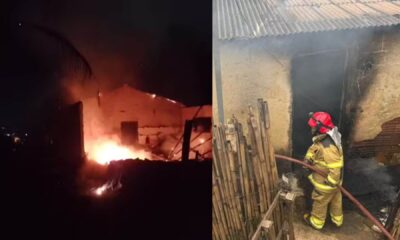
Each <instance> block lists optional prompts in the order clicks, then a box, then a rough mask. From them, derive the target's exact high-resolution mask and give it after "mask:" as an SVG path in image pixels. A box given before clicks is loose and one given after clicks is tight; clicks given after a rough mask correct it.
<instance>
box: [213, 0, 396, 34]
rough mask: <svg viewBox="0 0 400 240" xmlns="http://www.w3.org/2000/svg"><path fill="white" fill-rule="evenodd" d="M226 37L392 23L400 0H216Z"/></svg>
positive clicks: (219, 23) (221, 30)
mask: <svg viewBox="0 0 400 240" xmlns="http://www.w3.org/2000/svg"><path fill="white" fill-rule="evenodd" d="M214 1H215V7H214V9H215V14H216V24H217V29H218V38H219V39H222V40H227V39H238V38H256V37H268V36H281V35H288V34H293V33H306V32H319V31H332V30H345V29H356V28H365V27H380V26H391V25H396V24H399V23H400V1H389V0H214Z"/></svg>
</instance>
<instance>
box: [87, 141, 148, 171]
mask: <svg viewBox="0 0 400 240" xmlns="http://www.w3.org/2000/svg"><path fill="white" fill-rule="evenodd" d="M85 144H86V143H85ZM86 146H87V147H85V148H86V150H87V153H88V159H89V160H93V161H96V162H97V163H99V164H102V165H106V164H109V163H110V162H111V161H118V160H126V159H142V160H143V159H146V158H148V159H149V158H150V157H149V155H150V154H149V153H147V152H145V151H143V150H135V149H133V148H129V147H126V146H123V145H122V144H120V143H119V141H118V140H116V139H111V138H110V139H100V140H94V141H90V142H88V143H87V144H86Z"/></svg>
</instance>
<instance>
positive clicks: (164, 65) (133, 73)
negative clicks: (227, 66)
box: [0, 0, 212, 125]
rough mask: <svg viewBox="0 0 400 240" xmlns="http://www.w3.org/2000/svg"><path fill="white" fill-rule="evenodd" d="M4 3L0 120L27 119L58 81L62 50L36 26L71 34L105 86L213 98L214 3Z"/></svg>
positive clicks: (194, 99)
mask: <svg viewBox="0 0 400 240" xmlns="http://www.w3.org/2000/svg"><path fill="white" fill-rule="evenodd" d="M1 4H2V5H1V10H0V11H1V27H2V30H3V31H2V32H3V33H2V38H1V40H0V44H1V49H0V50H1V52H2V54H1V57H0V78H1V83H2V86H1V89H2V90H1V93H0V100H1V101H2V103H4V104H2V105H1V111H2V114H0V123H4V124H8V125H18V124H19V123H21V124H22V123H23V119H26V118H27V116H28V115H29V114H32V113H34V112H35V109H38V108H41V107H42V106H43V103H44V102H48V99H49V98H51V96H52V95H55V93H56V92H57V90H56V89H57V86H59V85H60V84H61V83H60V77H59V76H60V69H61V67H60V65H63V64H65V62H66V60H65V59H66V58H65V57H63V56H64V55H63V51H65V49H64V50H63V46H62V44H60V43H59V42H57V40H54V39H51V38H49V37H46V36H45V35H43V34H41V33H40V32H38V31H37V30H35V29H33V28H32V27H31V26H32V25H39V26H44V27H46V28H49V29H52V30H54V31H55V32H57V33H59V34H61V35H62V36H64V37H65V38H66V39H68V40H69V41H70V42H71V43H72V44H73V46H74V47H75V48H76V49H77V50H78V51H79V52H80V53H81V54H82V55H83V56H84V58H86V59H87V61H88V62H89V64H90V66H91V67H92V70H93V76H92V78H90V79H86V80H85V81H89V82H92V83H94V82H96V84H98V85H99V86H100V88H101V89H102V90H107V89H112V88H115V87H118V86H120V85H122V84H123V83H128V84H130V85H131V86H134V87H137V88H139V89H142V90H144V91H148V92H155V93H157V94H159V95H163V96H166V97H168V98H171V99H175V100H178V101H181V102H183V103H184V104H186V105H189V106H190V105H201V104H211V32H212V31H211V22H212V19H211V1H184V0H174V1H172V0H169V1H132V0H117V1H100V0H89V1H78V0H69V1H67V0H64V1H51V0H42V1H32V0H28V1H12V3H11V1H10V3H7V2H4V1H2V3H1ZM19 22H22V26H19V25H18V23H19ZM60 49H61V50H60ZM60 52H61V53H60ZM67 62H68V61H67ZM89 85H90V84H89ZM91 90H93V91H95V90H96V89H95V88H91ZM93 91H92V92H90V93H93Z"/></svg>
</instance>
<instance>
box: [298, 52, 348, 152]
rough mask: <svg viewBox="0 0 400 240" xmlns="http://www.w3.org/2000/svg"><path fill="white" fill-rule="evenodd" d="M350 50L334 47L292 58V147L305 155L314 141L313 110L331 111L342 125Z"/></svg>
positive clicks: (335, 122)
mask: <svg viewBox="0 0 400 240" xmlns="http://www.w3.org/2000/svg"><path fill="white" fill-rule="evenodd" d="M345 62H346V52H345V51H330V52H325V53H322V54H312V55H311V54H310V55H303V56H299V57H295V58H293V60H292V70H291V76H292V77H291V79H292V91H293V111H292V114H293V116H292V119H293V122H292V149H293V156H294V157H296V158H300V159H303V158H304V155H305V153H306V151H307V148H308V147H309V146H310V145H311V143H312V140H311V138H312V136H311V131H310V128H309V126H308V124H307V122H308V119H309V117H308V113H309V112H319V111H324V112H328V113H329V114H330V115H331V116H332V120H333V123H334V124H335V126H338V124H339V122H338V121H339V120H340V117H341V116H340V115H341V112H342V111H341V103H342V97H343V94H344V93H343V86H344V85H343V84H344V83H345V78H346V66H345V65H346V63H345Z"/></svg>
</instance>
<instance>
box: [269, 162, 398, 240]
mask: <svg viewBox="0 0 400 240" xmlns="http://www.w3.org/2000/svg"><path fill="white" fill-rule="evenodd" d="M275 157H276V158H278V159H280V160H286V161H289V162H292V163H296V164H299V165H302V166H304V167H306V168H308V169H310V170H312V171H314V172H316V173H317V174H319V175H321V176H323V177H326V176H327V175H328V174H327V173H326V172H324V171H322V170H320V169H318V168H316V167H314V166H312V165H310V164H308V163H306V162H304V161H300V160H298V159H294V158H291V157H287V156H283V155H279V154H275ZM338 188H339V190H340V191H341V192H342V193H343V195H345V196H346V197H347V198H349V199H350V201H352V202H353V203H354V205H356V207H357V208H358V209H360V211H361V212H362V213H363V214H364V215H365V216H366V217H367V218H368V219H369V220H371V221H372V222H373V223H374V224H375V225H376V226H377V227H378V228H379V229H380V230H381V231H382V233H383V234H384V235H385V236H386V237H387V238H388V239H390V240H395V239H394V238H393V236H392V235H391V234H390V233H389V232H388V231H387V230H386V228H385V227H384V226H383V225H382V224H381V223H380V222H379V221H378V220H377V219H376V218H375V217H374V216H372V214H371V213H370V212H369V211H368V210H367V209H366V208H365V207H364V206H363V205H362V204H361V203H360V202H359V201H358V200H357V199H356V198H355V197H354V196H353V195H351V194H350V193H349V192H348V191H347V190H346V189H345V188H343V187H342V186H340V185H339V186H338Z"/></svg>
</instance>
